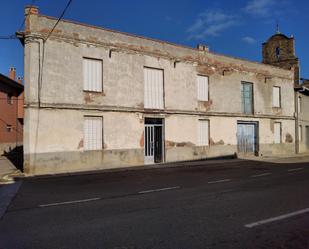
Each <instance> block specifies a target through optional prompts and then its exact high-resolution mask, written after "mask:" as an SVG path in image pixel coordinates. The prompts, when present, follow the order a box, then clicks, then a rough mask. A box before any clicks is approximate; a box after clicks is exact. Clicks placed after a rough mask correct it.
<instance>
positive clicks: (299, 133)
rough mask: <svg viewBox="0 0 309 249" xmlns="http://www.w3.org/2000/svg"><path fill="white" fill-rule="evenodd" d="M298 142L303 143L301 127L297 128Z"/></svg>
mask: <svg viewBox="0 0 309 249" xmlns="http://www.w3.org/2000/svg"><path fill="white" fill-rule="evenodd" d="M298 141H299V142H302V141H303V127H302V126H301V125H299V126H298Z"/></svg>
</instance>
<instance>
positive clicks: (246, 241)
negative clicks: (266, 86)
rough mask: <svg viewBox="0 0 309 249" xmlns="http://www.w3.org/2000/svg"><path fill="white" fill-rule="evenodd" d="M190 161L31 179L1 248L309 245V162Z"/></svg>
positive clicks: (299, 248) (3, 224) (1, 231)
mask: <svg viewBox="0 0 309 249" xmlns="http://www.w3.org/2000/svg"><path fill="white" fill-rule="evenodd" d="M188 164H190V165H194V167H179V168H166V169H149V170H139V171H130V172H118V173H115V172H114V173H103V174H93V175H79V176H68V177H57V178H45V179H29V180H26V181H24V182H23V183H22V185H21V187H20V189H19V192H18V194H17V196H16V197H15V199H14V200H13V202H12V203H11V205H10V206H9V208H8V210H7V212H6V214H5V215H4V216H3V217H2V219H1V220H0V248H1V249H2V248H3V249H10V248H14V249H15V248H40V249H41V248H57V249H59V248H61V249H62V248H63V249H64V248H74V249H78V248H113V249H116V248H117V249H125V248H130V249H135V248H177V249H182V248H184V249H188V248H203V249H205V248H220V249H221V248H280V249H287V248H289V249H290V248H292V249H304V248H309V193H308V190H309V164H308V163H295V164H292V163H288V164H273V163H265V162H257V161H255V162H254V161H245V160H234V161H233V160H231V161H226V162H225V163H212V164H209V163H207V162H194V163H188Z"/></svg>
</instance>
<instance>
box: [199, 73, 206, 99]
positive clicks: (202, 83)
mask: <svg viewBox="0 0 309 249" xmlns="http://www.w3.org/2000/svg"><path fill="white" fill-rule="evenodd" d="M208 95H209V93H208V77H207V76H202V75H198V76H197V99H198V100H199V101H208Z"/></svg>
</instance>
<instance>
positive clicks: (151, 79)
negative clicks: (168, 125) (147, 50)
mask: <svg viewBox="0 0 309 249" xmlns="http://www.w3.org/2000/svg"><path fill="white" fill-rule="evenodd" d="M163 94H164V93H163V70H161V69H156V68H148V67H144V107H145V108H150V109H163V108H164V102H163Z"/></svg>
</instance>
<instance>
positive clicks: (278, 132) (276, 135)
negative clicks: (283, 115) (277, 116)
mask: <svg viewBox="0 0 309 249" xmlns="http://www.w3.org/2000/svg"><path fill="white" fill-rule="evenodd" d="M281 134H282V128H281V123H280V122H275V123H274V142H275V144H280V143H281V137H282V136H281Z"/></svg>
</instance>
